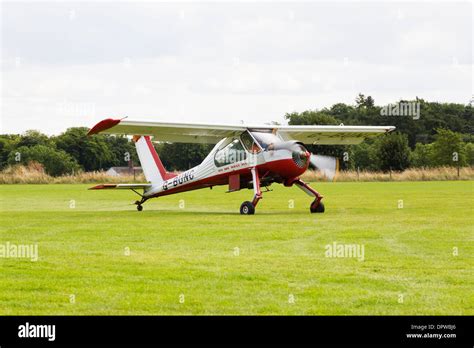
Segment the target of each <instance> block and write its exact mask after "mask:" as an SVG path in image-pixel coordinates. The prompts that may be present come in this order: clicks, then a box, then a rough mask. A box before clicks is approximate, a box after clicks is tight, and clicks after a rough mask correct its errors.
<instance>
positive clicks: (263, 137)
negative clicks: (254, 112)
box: [251, 132, 282, 150]
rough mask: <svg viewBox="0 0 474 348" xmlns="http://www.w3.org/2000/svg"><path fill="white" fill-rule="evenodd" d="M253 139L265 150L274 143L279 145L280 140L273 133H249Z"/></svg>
mask: <svg viewBox="0 0 474 348" xmlns="http://www.w3.org/2000/svg"><path fill="white" fill-rule="evenodd" d="M251 133H252V135H253V137H254V138H255V139H256V140H257V141H258V143H259V144H260V146H261V147H263V148H264V149H265V150H266V149H267V148H268V146H269V145H274V144H276V143H281V142H282V140H281V139H280V137H278V136H277V135H275V134H273V133H265V132H251Z"/></svg>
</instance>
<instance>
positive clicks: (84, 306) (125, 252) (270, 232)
mask: <svg viewBox="0 0 474 348" xmlns="http://www.w3.org/2000/svg"><path fill="white" fill-rule="evenodd" d="M89 186H90V185H1V186H0V195H1V196H0V202H1V211H0V216H1V227H0V228H1V229H0V244H2V243H3V244H5V243H6V242H9V243H12V244H14V243H16V244H34V243H37V245H38V252H39V259H38V261H36V262H33V261H31V260H29V259H24V258H23V259H22V258H0V280H1V281H0V315H21V314H31V315H44V314H65V315H76V314H79V315H85V314H92V315H105V314H118V315H121V314H150V315H154V314H177V315H181V314H290V315H296V314H310V315H331V314H333V315H349V314H355V315H368V314H375V315H377V314H388V315H396V314H402V315H404V314H407V315H408V314H420V315H421V314H434V315H436V314H454V315H455V314H471V315H472V314H474V290H473V289H474V257H473V256H474V243H473V241H474V227H473V226H474V183H473V182H472V181H467V182H466V181H464V182H454V181H452V182H387V183H376V182H372V183H319V184H313V186H314V187H316V188H317V189H318V190H319V191H320V192H321V193H322V194H323V195H324V196H325V199H324V202H325V205H326V213H324V214H309V203H310V201H311V198H310V197H308V196H306V195H305V194H304V193H303V192H302V191H300V190H298V189H297V188H296V187H294V188H283V187H281V186H279V185H275V186H274V187H272V188H273V189H274V191H273V192H267V193H264V199H263V200H262V201H261V202H260V203H259V206H258V207H257V212H256V215H254V216H241V215H240V214H239V213H238V209H239V206H240V203H241V202H242V201H244V200H248V199H250V198H251V196H252V192H251V191H249V190H244V191H240V192H236V193H225V189H226V188H214V189H213V190H212V191H211V190H200V191H194V192H188V193H184V194H179V195H176V196H169V197H164V198H159V199H155V200H152V201H149V202H147V203H146V204H145V205H144V208H145V209H144V211H142V212H140V213H139V212H137V211H136V210H135V206H132V205H129V203H130V202H133V201H134V200H135V195H134V194H133V193H132V192H129V191H112V190H110V191H88V190H86V188H87V187H89ZM180 200H183V201H181V202H180ZM290 200H293V203H294V208H290V207H289V206H291V202H289V201H290ZM399 200H403V208H399V207H398V205H399ZM183 203H184V207H183ZM180 204H181V207H180ZM333 242H337V243H344V244H358V245H362V246H364V260H363V261H359V260H358V259H357V258H351V257H345V258H331V257H326V255H325V252H326V245H331V244H332V243H333ZM71 295H74V296H71Z"/></svg>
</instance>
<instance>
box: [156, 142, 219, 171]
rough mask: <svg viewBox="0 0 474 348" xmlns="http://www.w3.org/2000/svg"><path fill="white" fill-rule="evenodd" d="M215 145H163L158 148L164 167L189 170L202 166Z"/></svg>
mask: <svg viewBox="0 0 474 348" xmlns="http://www.w3.org/2000/svg"><path fill="white" fill-rule="evenodd" d="M213 147H214V145H212V144H211V145H209V144H183V143H174V144H169V143H161V144H159V145H157V146H156V149H157V152H158V154H159V156H160V159H161V160H162V162H163V165H164V166H165V168H166V169H168V170H187V169H189V168H191V167H194V166H197V165H198V164H200V163H201V162H202V161H203V160H204V158H206V156H207V155H208V154H209V152H210V151H211V150H212V148H213Z"/></svg>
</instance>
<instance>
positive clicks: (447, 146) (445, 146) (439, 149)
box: [432, 128, 467, 167]
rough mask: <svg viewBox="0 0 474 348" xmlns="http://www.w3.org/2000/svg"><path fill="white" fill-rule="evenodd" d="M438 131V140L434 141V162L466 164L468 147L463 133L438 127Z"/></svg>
mask: <svg viewBox="0 0 474 348" xmlns="http://www.w3.org/2000/svg"><path fill="white" fill-rule="evenodd" d="M436 133H437V134H436V136H435V138H436V140H435V141H434V142H433V152H432V158H433V163H434V164H435V165H438V166H453V167H456V166H458V165H459V166H464V165H466V163H467V161H466V152H465V150H466V149H465V146H464V143H463V141H462V136H461V134H460V133H456V132H453V131H451V130H449V129H442V128H439V129H437V130H436Z"/></svg>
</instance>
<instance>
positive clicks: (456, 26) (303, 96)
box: [0, 1, 473, 134]
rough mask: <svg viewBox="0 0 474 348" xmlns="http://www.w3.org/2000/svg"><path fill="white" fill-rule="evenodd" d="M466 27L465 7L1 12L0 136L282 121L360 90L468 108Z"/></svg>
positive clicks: (264, 5)
mask: <svg viewBox="0 0 474 348" xmlns="http://www.w3.org/2000/svg"><path fill="white" fill-rule="evenodd" d="M472 17H473V10H472V3H470V2H464V3H454V2H422V3H414V4H413V3H407V2H386V3H380V2H316V3H311V2H300V3H275V2H236V3H224V4H218V3H212V2H207V3H205V2H197V3H176V4H170V3H160V2H146V3H137V2H133V3H132V2H120V3H112V2H100V3H76V2H70V1H67V2H66V1H62V2H51V3H49V2H40V3H38V2H20V3H13V2H7V3H5V2H2V12H1V30H2V35H1V38H2V44H1V47H2V55H1V58H2V69H1V71H2V76H1V81H2V91H1V96H2V105H1V124H0V125H1V130H0V133H19V132H20V133H21V132H24V131H25V130H27V129H38V130H40V131H42V132H45V133H47V134H58V133H60V132H62V131H64V130H66V128H67V127H71V126H86V127H90V126H92V125H93V124H94V123H95V122H97V121H99V120H101V119H103V118H108V117H123V116H129V117H130V118H135V119H149V120H163V121H195V122H224V123H232V122H240V120H243V121H249V122H252V123H257V122H258V123H260V122H262V123H263V122H269V121H278V122H283V116H284V114H285V113H287V112H292V111H304V110H307V109H315V108H323V107H326V106H331V105H332V104H333V103H336V102H345V103H350V104H352V103H354V99H355V97H356V95H357V94H358V93H359V92H362V93H364V94H366V95H371V96H372V97H373V98H374V99H375V102H376V104H378V105H381V104H386V103H391V102H396V101H397V100H399V99H400V98H404V99H411V98H415V97H416V96H419V97H422V98H424V99H426V100H429V101H442V102H458V103H463V104H467V103H468V102H469V100H470V99H471V97H472V93H473V92H472V90H473V88H472V80H473V54H472V52H473V51H472V48H473V47H472V46H473V43H472V41H473V37H472V35H473V34H472V33H473V26H472V25H473V24H472Z"/></svg>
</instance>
